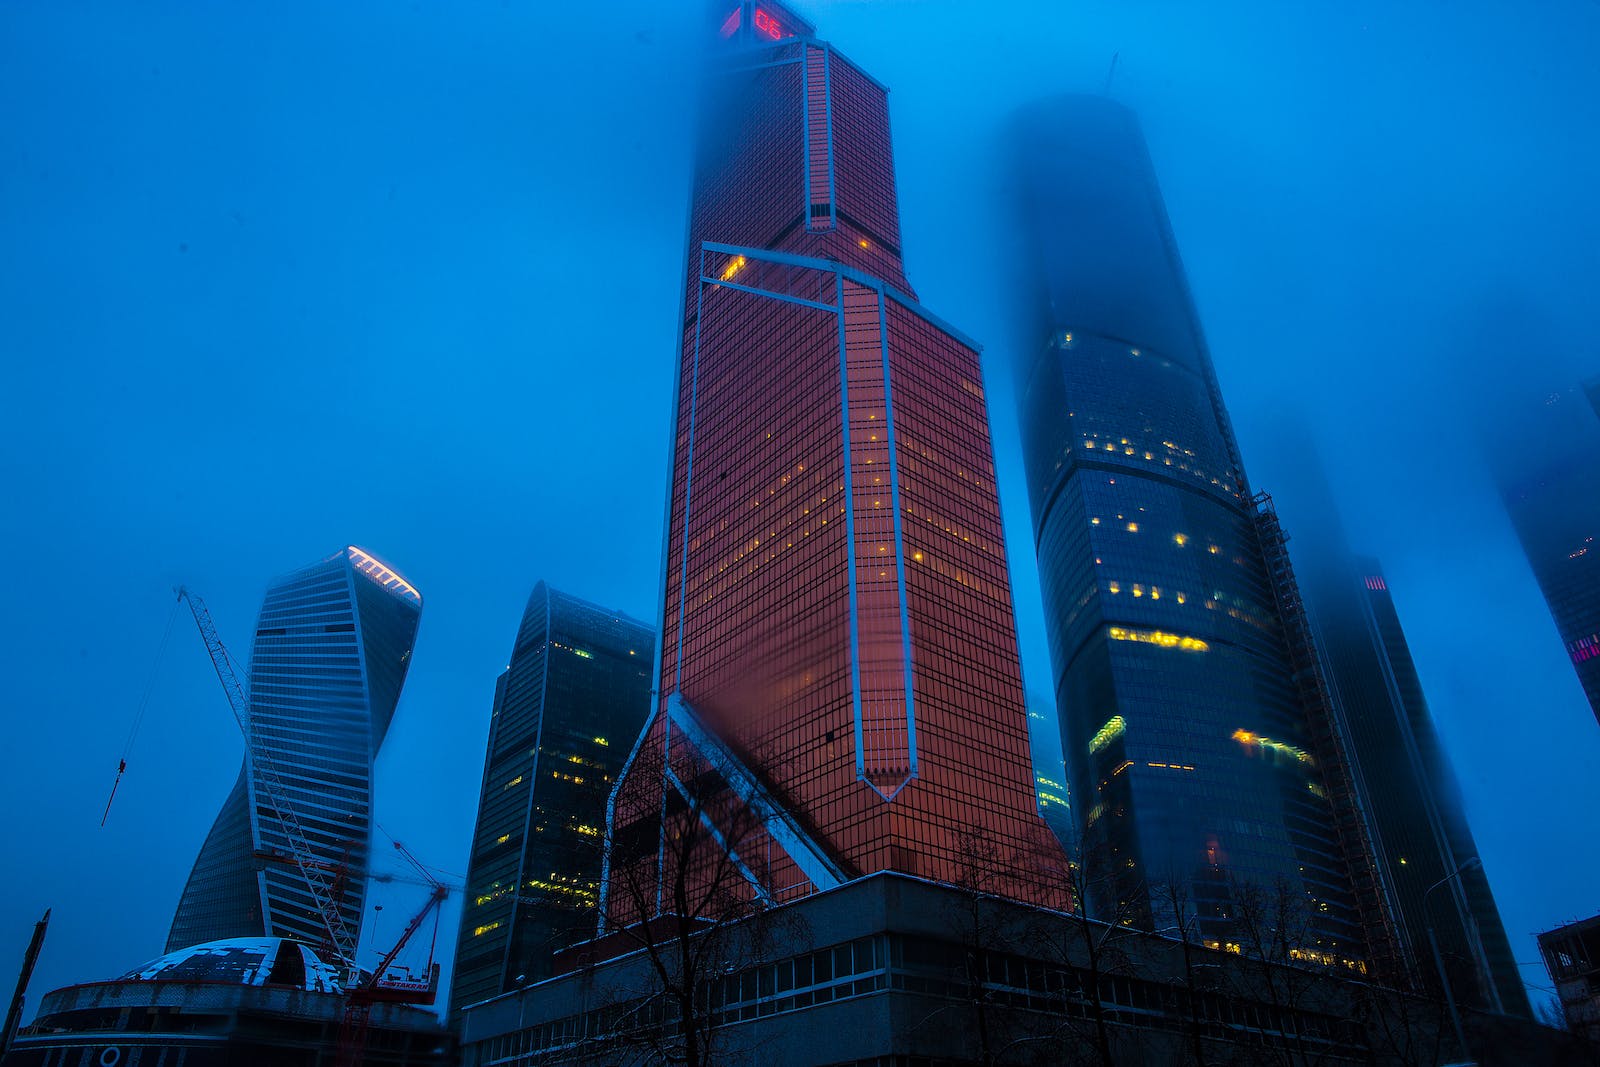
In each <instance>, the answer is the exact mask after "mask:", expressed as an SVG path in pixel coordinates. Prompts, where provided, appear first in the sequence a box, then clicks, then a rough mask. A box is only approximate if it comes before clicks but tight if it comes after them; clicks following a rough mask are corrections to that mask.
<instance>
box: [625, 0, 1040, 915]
mask: <svg viewBox="0 0 1600 1067" xmlns="http://www.w3.org/2000/svg"><path fill="white" fill-rule="evenodd" d="M711 29H712V31H713V33H715V34H716V35H717V39H718V41H719V51H720V56H719V57H717V58H716V59H714V61H713V62H714V68H715V69H714V72H713V73H712V75H711V77H710V79H709V85H708V91H707V94H706V95H707V105H706V112H705V114H704V116H703V121H702V130H701V136H700V141H699V152H698V156H697V169H696V174H695V182H694V194H693V202H692V204H691V208H690V227H689V249H688V278H687V285H686V290H685V302H684V307H683V316H684V317H683V322H682V334H681V348H680V360H679V367H678V387H677V393H676V397H675V401H676V411H675V433H674V438H673V458H672V473H671V480H670V486H671V488H670V501H669V507H668V526H667V542H666V560H665V567H664V574H663V597H662V603H663V606H664V609H663V616H662V635H661V655H660V661H661V670H660V681H659V689H660V700H659V703H658V705H657V708H656V711H655V715H654V717H653V719H652V723H651V726H650V731H649V733H648V734H647V736H646V738H645V740H644V743H643V747H642V749H641V753H640V755H639V760H638V762H636V763H634V764H632V765H631V768H638V767H645V768H649V769H650V770H649V771H648V772H646V771H638V772H636V771H635V770H633V769H630V771H629V772H628V774H627V776H626V777H625V779H624V781H623V784H622V786H621V787H619V789H618V792H617V802H616V803H617V827H616V840H617V841H618V842H626V845H623V844H618V845H616V846H614V847H615V848H616V852H615V853H614V855H613V874H615V873H616V872H617V870H618V869H619V867H622V868H623V869H624V873H625V874H628V875H629V877H630V884H635V880H634V879H633V878H632V873H636V872H640V871H643V872H645V873H646V875H647V876H648V875H651V874H652V873H653V872H656V871H658V870H660V869H661V864H660V863H659V862H658V847H659V846H658V844H657V843H658V842H659V841H660V840H661V839H662V830H661V827H660V818H661V816H660V814H659V813H660V812H661V811H662V810H663V802H662V797H663V794H664V791H665V790H666V789H668V788H669V786H668V784H667V780H668V779H673V778H674V777H675V776H674V774H673V773H671V772H668V773H657V772H658V770H659V768H661V767H662V765H663V763H673V764H674V766H678V767H679V768H680V769H681V768H687V767H689V766H690V765H691V764H692V765H694V766H697V767H698V766H705V765H709V766H710V767H712V768H715V769H716V771H717V775H718V777H719V779H720V780H723V781H725V782H727V783H728V787H729V788H730V789H731V790H732V791H733V793H734V794H735V795H736V797H737V804H738V805H739V810H742V811H746V812H748V811H751V810H756V809H758V808H759V810H761V811H763V813H764V816H763V818H762V820H761V822H762V827H763V834H762V837H761V840H759V841H756V842H750V843H748V844H747V846H746V847H745V848H744V849H743V850H741V853H742V855H744V856H746V857H750V858H755V859H756V860H758V862H753V863H748V864H743V866H742V868H741V870H742V874H743V877H744V878H746V879H747V880H748V882H749V883H750V885H749V890H748V891H749V892H750V893H751V894H753V895H754V896H757V897H762V898H766V899H771V900H776V901H782V900H786V899H792V898H793V897H796V896H802V895H805V894H807V893H810V892H812V891H814V890H819V889H825V888H830V887H833V886H836V885H839V884H841V883H842V882H843V881H845V880H848V879H850V878H853V877H856V876H859V875H862V874H866V873H871V872H874V871H880V870H897V871H903V872H907V873H912V874H917V875H921V876H924V877H930V878H937V879H950V878H952V877H954V875H955V873H956V870H957V868H958V865H959V864H960V863H961V861H962V851H963V847H964V846H963V839H964V838H965V837H967V835H969V834H971V833H974V832H977V833H981V834H982V835H983V836H984V837H986V838H987V839H988V840H989V841H991V842H992V843H993V847H995V848H996V849H998V850H1001V851H1002V852H1003V853H1004V854H1008V855H1010V854H1015V853H1018V852H1022V851H1032V852H1038V851H1040V850H1045V849H1047V848H1049V847H1052V845H1053V839H1052V838H1051V837H1050V835H1049V833H1048V831H1047V830H1046V828H1045V826H1044V824H1043V822H1042V821H1041V820H1040V818H1039V814H1038V810H1037V805H1036V801H1035V798H1034V789H1033V781H1032V779H1033V771H1032V767H1031V763H1030V757H1029V747H1028V728H1027V713H1026V710H1025V708H1024V703H1023V693H1022V678H1021V669H1020V664H1019V660H1018V652H1017V639H1016V631H1015V625H1014V619H1013V615H1012V605H1011V589H1010V582H1009V577H1008V570H1007V563H1006V556H1005V546H1004V542H1003V540H1002V532H1001V524H1000V506H999V498H998V496H997V493H996V488H995V474H994V458H993V452H992V449H991V446H990V441H989V431H988V411H987V407H986V403H985V398H984V388H983V378H982V373H981V369H980V367H979V360H978V353H977V350H976V347H975V346H974V345H973V343H972V342H971V341H969V340H967V339H966V338H964V337H962V336H961V335H960V334H959V333H957V332H955V331H954V330H953V329H952V328H951V327H949V326H948V325H946V324H945V323H943V322H941V321H940V320H939V319H937V318H935V317H934V316H933V315H932V314H930V313H929V312H928V311H927V310H925V309H924V308H922V307H921V306H920V305H919V304H917V303H916V301H915V298H914V297H913V296H912V295H911V293H910V292H909V290H908V288H907V286H906V282H905V278H904V274H903V271H902V268H901V261H900V247H899V246H900V225H899V212H898V206H897V201H896V194H895V176H894V157H893V153H892V150H891V145H890V135H889V111H888V96H887V92H886V91H885V89H884V87H883V86H882V85H880V84H878V83H877V82H875V81H874V80H873V79H872V78H871V77H870V76H868V75H867V74H866V72H864V71H863V70H862V69H861V68H860V67H858V66H856V65H855V64H853V63H851V62H850V61H849V60H848V59H846V58H845V57H844V56H843V55H841V54H840V53H839V52H838V51H837V50H836V49H835V48H834V47H833V46H832V45H830V44H829V43H827V42H825V41H821V40H818V39H816V37H814V36H813V31H812V28H811V27H810V26H809V25H807V24H806V23H805V22H804V21H803V20H801V19H800V18H799V17H798V16H796V15H795V14H794V13H792V12H790V11H788V10H786V9H785V8H783V7H781V6H780V5H777V4H769V3H749V2H746V3H736V2H731V0H730V2H728V3H725V4H722V5H720V6H719V7H718V8H717V13H716V19H715V21H714V22H713V23H712V24H711ZM669 746H670V747H669ZM680 759H681V760H683V761H687V762H683V763H678V762H677V761H679V760H680ZM685 773H690V772H688V771H687V770H685ZM694 776H697V777H699V778H702V779H703V778H705V777H706V776H705V775H704V774H701V773H700V772H699V771H695V772H694ZM670 788H672V789H674V790H676V789H677V784H676V783H675V782H674V784H673V785H672V786H671V787H670ZM719 803H721V802H720V801H719ZM729 817H730V818H732V819H737V818H738V811H733V812H731V813H730V815H729ZM723 832H724V831H723V829H722V828H720V827H719V828H718V829H717V830H716V833H718V834H721V833H723ZM1057 854H1059V853H1057ZM613 881H615V879H613ZM1015 891H1016V892H1019V893H1023V892H1026V891H1027V890H1025V889H1023V888H1021V887H1020V886H1019V887H1016V888H1015ZM655 896H656V897H657V904H656V905H654V909H659V907H660V904H659V894H655ZM612 899H613V900H615V901H616V905H615V908H613V909H612V913H611V915H610V917H612V918H613V919H614V920H615V921H617V922H619V923H629V922H632V921H634V920H637V919H639V918H642V917H645V916H641V915H640V914H638V911H639V907H640V906H639V905H637V904H634V905H628V904H626V903H625V902H623V901H621V900H620V899H617V898H612ZM644 907H645V908H646V910H653V909H652V908H651V906H649V905H644Z"/></svg>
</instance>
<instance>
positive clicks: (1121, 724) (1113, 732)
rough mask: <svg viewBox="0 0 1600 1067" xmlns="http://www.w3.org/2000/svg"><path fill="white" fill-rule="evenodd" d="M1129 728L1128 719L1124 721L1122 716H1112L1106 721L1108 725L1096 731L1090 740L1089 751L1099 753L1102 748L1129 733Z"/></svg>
mask: <svg viewBox="0 0 1600 1067" xmlns="http://www.w3.org/2000/svg"><path fill="white" fill-rule="evenodd" d="M1127 728H1128V720H1127V719H1124V718H1123V717H1122V716H1121V715H1113V716H1111V718H1109V719H1107V720H1106V724H1105V725H1104V726H1102V727H1100V729H1098V730H1096V731H1095V735H1094V736H1093V737H1091V738H1089V751H1090V752H1099V751H1100V750H1101V749H1102V748H1105V747H1106V746H1107V745H1109V744H1111V742H1113V741H1115V740H1116V739H1117V738H1119V737H1121V736H1122V735H1123V733H1124V732H1126V731H1127Z"/></svg>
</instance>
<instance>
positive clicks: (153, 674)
mask: <svg viewBox="0 0 1600 1067" xmlns="http://www.w3.org/2000/svg"><path fill="white" fill-rule="evenodd" d="M180 603H182V601H180V600H173V602H172V611H171V612H170V613H169V614H168V615H167V629H166V632H165V633H163V634H162V635H161V646H160V647H159V648H158V649H156V658H155V662H154V663H153V664H152V665H151V667H150V679H149V681H147V682H146V683H145V687H144V696H143V697H142V698H141V699H140V700H139V709H138V711H136V712H134V715H133V725H132V726H131V727H129V729H128V740H127V741H126V742H125V743H124V744H123V746H122V755H120V756H118V757H117V777H116V778H115V780H113V781H112V783H111V795H110V796H109V797H107V798H106V810H105V811H103V812H101V814H100V826H101V828H102V829H103V828H104V827H105V825H106V819H108V818H110V817H111V802H112V801H114V800H116V799H117V786H119V785H121V784H122V776H123V774H124V773H126V772H127V770H128V756H129V755H130V754H131V753H132V752H133V743H134V741H135V740H137V738H138V737H139V727H140V726H142V725H144V716H145V712H146V711H148V710H149V708H150V695H151V694H152V693H154V692H155V688H156V679H157V678H158V677H159V676H160V674H161V661H162V660H163V659H165V658H166V654H167V642H168V640H170V639H171V637H172V624H173V623H174V622H175V621H177V618H178V605H179V604H180Z"/></svg>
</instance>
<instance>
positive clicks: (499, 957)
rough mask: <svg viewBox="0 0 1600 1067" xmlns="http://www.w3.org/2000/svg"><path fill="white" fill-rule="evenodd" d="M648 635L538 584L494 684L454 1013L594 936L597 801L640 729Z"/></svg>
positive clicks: (651, 648) (532, 977) (541, 972)
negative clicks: (576, 943)
mask: <svg viewBox="0 0 1600 1067" xmlns="http://www.w3.org/2000/svg"><path fill="white" fill-rule="evenodd" d="M655 644H656V635H655V632H654V631H653V630H652V629H651V628H650V627H648V626H646V625H645V624H644V623H640V622H636V621H634V620H632V619H629V618H627V617H626V616H623V615H621V614H619V613H617V612H612V611H607V610H605V609H603V608H600V607H598V606H596V605H593V604H590V603H587V602H585V601H582V600H579V599H578V598H576V597H573V596H570V595H568V594H565V593H561V592H559V591H557V590H554V589H551V588H550V587H549V586H548V585H546V584H545V583H543V582H540V583H539V584H538V585H537V586H536V587H535V588H534V590H533V593H532V594H531V595H530V596H529V598H528V603H527V607H526V609H525V610H524V612H523V616H522V621H521V624H520V626H519V627H518V630H517V636H516V640H515V642H514V643H513V646H512V652H511V659H510V662H509V664H508V666H507V668H506V670H505V672H504V673H503V674H501V676H500V678H499V679H498V681H497V682H496V684H495V699H494V705H493V711H492V716H491V720H490V727H489V744H488V750H487V752H486V754H485V758H484V775H483V787H482V792H481V796H480V799H479V803H478V818H477V825H476V828H475V830H474V833H473V842H472V854H471V856H470V858H469V860H468V868H467V889H466V894H467V900H466V906H465V907H464V908H463V909H462V915H461V930H460V934H459V936H458V939H457V949H456V965H455V972H454V977H453V979H452V984H451V994H450V1003H451V1011H452V1013H458V1012H459V1011H460V1010H461V1009H462V1008H463V1007H464V1006H466V1005H468V1004H473V1003H476V1002H478V1001H480V1000H486V999H488V998H490V997H494V996H498V995H499V994H501V993H503V992H506V991H508V990H511V989H515V988H518V987H519V986H522V985H526V984H527V983H529V982H535V981H539V980H541V979H543V978H547V977H549V976H550V974H551V971H552V960H553V957H554V955H555V953H556V952H558V951H559V950H561V949H563V948H566V947H567V946H568V945H570V944H572V943H574V942H577V941H582V940H585V939H587V938H589V937H591V936H593V933H594V929H595V923H596V915H595V906H596V903H597V898H598V884H599V881H600V876H601V867H602V863H603V838H604V832H605V819H606V801H607V798H608V797H609V795H610V792H611V788H612V785H613V783H614V781H615V778H616V774H617V771H618V769H619V768H620V767H621V765H622V761H623V760H624V759H625V757H626V755H627V753H628V751H629V749H630V747H631V746H632V745H633V743H634V740H635V738H636V737H637V736H638V734H639V731H640V729H641V728H642V727H643V726H644V722H645V718H646V716H647V715H648V714H649V710H650V687H651V680H652V666H653V663H654V659H653V657H654V653H655Z"/></svg>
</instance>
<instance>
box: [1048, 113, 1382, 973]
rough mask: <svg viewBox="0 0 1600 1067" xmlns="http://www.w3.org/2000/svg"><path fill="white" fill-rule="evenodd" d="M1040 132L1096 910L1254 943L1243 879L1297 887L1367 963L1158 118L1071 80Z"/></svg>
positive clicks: (1063, 647)
mask: <svg viewBox="0 0 1600 1067" xmlns="http://www.w3.org/2000/svg"><path fill="white" fill-rule="evenodd" d="M1021 135H1022V137H1023V138H1024V140H1025V143H1026V149H1025V152H1024V154H1023V158H1024V159H1025V163H1024V164H1023V165H1022V170H1023V173H1022V177H1023V181H1024V186H1025V195H1024V197H1023V205H1024V209H1025V212H1026V216H1025V218H1024V220H1023V226H1024V230H1025V233H1026V234H1027V236H1028V240H1029V242H1030V245H1031V250H1030V256H1029V258H1028V260H1027V265H1028V267H1029V268H1030V279H1031V280H1030V283H1029V285H1025V286H1023V287H1022V289H1021V290H1020V291H1021V292H1023V293H1024V295H1025V296H1026V297H1028V298H1029V299H1030V305H1029V306H1028V307H1027V308H1026V309H1025V310H1024V312H1023V314H1024V321H1025V322H1026V323H1029V324H1031V328H1032V329H1033V330H1034V331H1035V332H1034V334H1033V336H1034V337H1036V338H1038V340H1039V342H1040V343H1039V346H1038V348H1037V349H1036V350H1035V351H1034V352H1033V353H1032V354H1030V356H1029V358H1028V359H1027V360H1026V361H1025V362H1024V365H1023V366H1022V368H1021V382H1020V389H1019V394H1020V397H1021V404H1022V412H1021V420H1022V432H1023V441H1024V449H1025V457H1026V463H1027V475H1028V482H1029V494H1030V499H1031V502H1032V508H1033V522H1034V530H1035V536H1036V547H1037V552H1038V561H1039V572H1040V578H1041V583H1042V586H1043V589H1042V592H1043V598H1044V606H1045V613H1046V621H1047V627H1048V637H1049V642H1050V648H1051V655H1052V662H1053V665H1054V670H1055V681H1056V686H1057V703H1058V707H1059V708H1060V712H1061V731H1062V745H1063V750H1064V753H1065V755H1066V759H1067V763H1068V767H1069V772H1070V775H1071V785H1072V797H1073V806H1074V810H1075V813H1076V815H1077V819H1078V827H1079V831H1080V834H1081V838H1082V847H1083V850H1084V857H1083V860H1084V864H1085V870H1086V872H1087V873H1088V876H1087V878H1086V885H1087V889H1088V897H1089V907H1090V910H1091V913H1092V914H1096V915H1098V916H1100V917H1101V918H1106V919H1109V920H1114V921H1121V920H1122V919H1124V918H1126V919H1130V920H1131V921H1134V922H1136V923H1140V924H1144V925H1150V924H1160V925H1166V924H1169V923H1172V922H1175V921H1180V917H1179V916H1177V915H1175V914H1173V913H1172V910H1173V906H1174V902H1177V906H1178V907H1179V908H1180V909H1181V910H1182V911H1184V912H1185V913H1186V914H1185V916H1184V917H1183V918H1182V920H1181V921H1185V922H1187V921H1188V919H1189V917H1192V918H1193V919H1194V920H1196V921H1197V922H1198V927H1199V933H1200V935H1201V936H1202V937H1203V938H1204V940H1206V941H1208V942H1215V943H1223V944H1227V943H1230V942H1234V943H1237V942H1238V941H1239V940H1240V937H1239V933H1238V930H1239V924H1240V923H1241V922H1242V921H1245V917H1244V916H1242V915H1241V911H1242V910H1243V909H1244V908H1245V907H1246V906H1247V903H1248V899H1249V897H1250V895H1251V893H1250V892H1249V891H1246V890H1244V889H1243V888H1242V887H1245V886H1250V885H1253V886H1255V887H1258V888H1271V889H1274V890H1276V889H1277V888H1279V887H1281V888H1282V889H1284V890H1286V891H1287V893H1288V896H1289V899H1291V900H1293V901H1295V902H1297V903H1296V907H1297V908H1300V909H1303V911H1304V913H1305V914H1304V926H1303V932H1302V936H1297V941H1299V942H1301V943H1297V944H1296V946H1295V948H1296V950H1297V951H1300V952H1302V953H1305V954H1308V955H1311V956H1314V957H1315V958H1318V959H1323V960H1325V961H1327V962H1338V963H1341V964H1343V965H1347V966H1350V967H1353V968H1355V969H1357V970H1364V969H1365V952H1366V949H1365V946H1364V939H1365V935H1364V931H1363V919H1362V917H1361V914H1360V912H1359V911H1358V908H1357V901H1356V894H1355V891H1354V888H1353V882H1352V877H1351V868H1350V864H1349V861H1348V854H1347V851H1346V845H1345V844H1344V843H1343V842H1342V841H1341V838H1340V836H1339V833H1338V832H1337V830H1336V829H1335V827H1336V825H1337V822H1336V818H1335V814H1334V811H1333V808H1332V804H1331V802H1330V799H1329V783H1330V780H1331V779H1332V778H1334V777H1335V776H1334V775H1332V774H1331V773H1330V772H1331V771H1332V770H1333V769H1334V768H1331V767H1329V766H1327V764H1328V763H1329V762H1330V761H1331V759H1333V758H1336V757H1333V756H1332V755H1331V754H1330V753H1329V752H1327V751H1326V749H1327V746H1326V745H1324V744H1322V743H1321V742H1320V740H1319V738H1320V736H1321V735H1320V734H1319V730H1318V726H1319V724H1317V723H1315V722H1313V721H1312V714H1311V712H1310V711H1308V706H1307V701H1306V700H1305V697H1304V694H1303V692H1302V685H1303V684H1304V681H1303V679H1301V678H1300V677H1299V676H1298V674H1297V672H1296V669H1295V667H1294V666H1293V664H1292V662H1291V647H1290V638H1289V635H1288V634H1287V633H1286V631H1285V627H1284V623H1283V619H1282V618H1281V617H1280V608H1279V604H1280V600H1281V599H1282V598H1284V597H1285V596H1289V595H1292V577H1289V576H1288V575H1287V572H1285V571H1283V570H1282V569H1280V568H1277V567H1272V566H1269V560H1268V557H1267V551H1266V547H1265V538H1266V535H1265V534H1264V533H1263V528H1262V526H1261V525H1260V517H1259V516H1258V514H1257V510H1256V504H1255V502H1254V501H1253V499H1252V496H1251V494H1250V490H1249V488H1248V486H1247V483H1246V480H1245V476H1244V471H1243V467H1242V463H1241V461H1240V458H1239V453H1238V449H1237V446H1236V445H1235V443H1234V439H1233V434H1232V430H1231V428H1230V426H1229V422H1228V418H1227V414H1226V411H1225V409H1224V407H1223V404H1222V399H1221V395H1220V391H1219V389H1218V386H1217V382H1216V377H1215V374H1214V372H1213V370H1212V365H1211V360H1210V356H1209V354H1208V352H1207V350H1206V347H1205V343H1204V340H1203V338H1202V336H1201V333H1200V329H1199V326H1198V323H1197V320H1196V316H1195V313H1194V309H1193V307H1192V304H1191V302H1190V299H1189V296H1188V293H1187V288H1186V283H1185V281H1184V275H1183V269H1182V266H1181V264H1180V262H1179V259H1178V255H1177V251H1176V247H1175V244H1174V242H1173V238H1172V235H1171V232H1170V229H1169V227H1168V223H1167V220H1166V216H1165V211H1164V208H1163V207H1162V203H1161V198H1160V192H1159V189H1158V186H1157V183H1156V180H1155V176H1154V171H1153V169H1152V166H1151V163H1150V160H1149V157H1148V155H1147V152H1146V149H1145V145H1144V141H1143V137H1142V134H1141V132H1140V130H1139V127H1138V123H1137V120H1136V119H1135V118H1134V116H1133V115H1132V113H1130V112H1129V111H1127V110H1126V109H1125V108H1123V107H1121V106H1120V105H1117V104H1115V103H1112V102H1111V101H1109V100H1107V99H1105V98H1103V97H1081V98H1067V99H1063V100H1058V101H1051V102H1049V103H1048V104H1045V105H1042V106H1039V107H1036V108H1034V109H1031V110H1030V112H1029V113H1028V114H1027V115H1026V116H1025V117H1024V120H1023V123H1022V127H1021ZM1030 286H1031V288H1030ZM1286 582H1287V583H1289V587H1288V588H1286V587H1285V583H1286ZM1321 725H1323V726H1325V725H1326V724H1321Z"/></svg>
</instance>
